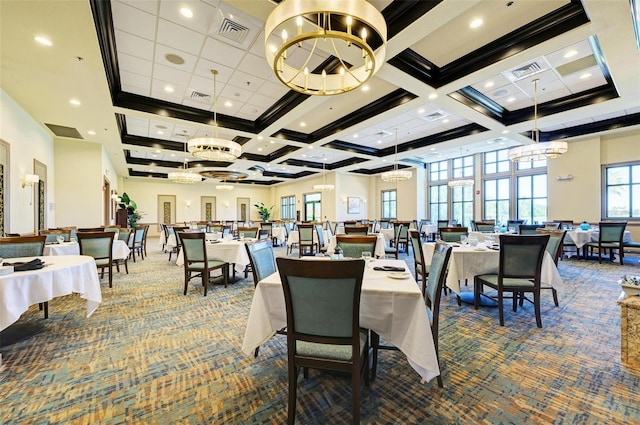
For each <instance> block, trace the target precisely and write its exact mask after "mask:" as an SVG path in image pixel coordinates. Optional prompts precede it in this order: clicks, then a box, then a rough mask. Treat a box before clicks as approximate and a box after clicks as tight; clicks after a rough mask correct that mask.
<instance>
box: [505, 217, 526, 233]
mask: <svg viewBox="0 0 640 425" xmlns="http://www.w3.org/2000/svg"><path fill="white" fill-rule="evenodd" d="M525 221H527V220H507V229H508V228H509V227H513V228H514V229H515V230H516V233H520V225H522V224H524V222H525Z"/></svg>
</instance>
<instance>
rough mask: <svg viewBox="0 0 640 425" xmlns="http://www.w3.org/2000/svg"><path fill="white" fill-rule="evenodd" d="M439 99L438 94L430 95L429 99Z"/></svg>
mask: <svg viewBox="0 0 640 425" xmlns="http://www.w3.org/2000/svg"><path fill="white" fill-rule="evenodd" d="M437 97H438V94H437V93H431V94H430V95H429V99H436V98H437Z"/></svg>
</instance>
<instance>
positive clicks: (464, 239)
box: [460, 235, 467, 245]
mask: <svg viewBox="0 0 640 425" xmlns="http://www.w3.org/2000/svg"><path fill="white" fill-rule="evenodd" d="M460 244H461V245H466V244H467V235H460Z"/></svg>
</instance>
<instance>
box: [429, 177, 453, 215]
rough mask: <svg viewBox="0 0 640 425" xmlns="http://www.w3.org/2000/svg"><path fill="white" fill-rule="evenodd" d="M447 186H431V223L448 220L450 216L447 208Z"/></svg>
mask: <svg viewBox="0 0 640 425" xmlns="http://www.w3.org/2000/svg"><path fill="white" fill-rule="evenodd" d="M448 188H449V187H448V186H447V185H446V184H440V185H437V186H429V217H430V218H431V222H432V223H435V222H436V221H437V220H448V219H449V216H448V215H447V213H448V211H447V210H448V208H447V189H448Z"/></svg>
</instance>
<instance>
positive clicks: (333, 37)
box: [265, 0, 387, 96]
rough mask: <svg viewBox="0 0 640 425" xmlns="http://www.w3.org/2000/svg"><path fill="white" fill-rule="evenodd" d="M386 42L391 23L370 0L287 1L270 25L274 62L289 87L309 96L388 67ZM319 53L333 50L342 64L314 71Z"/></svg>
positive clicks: (352, 84) (268, 47)
mask: <svg viewBox="0 0 640 425" xmlns="http://www.w3.org/2000/svg"><path fill="white" fill-rule="evenodd" d="M371 45H374V46H379V47H377V49H376V51H375V52H374V50H373V48H372V47H371ZM386 45H387V24H386V21H385V19H384V17H383V16H382V14H381V13H380V12H379V11H378V10H377V9H376V8H375V7H374V6H372V5H371V4H370V3H369V2H367V1H366V0H349V1H335V0H305V1H293V0H284V1H282V2H281V3H280V4H279V5H278V6H277V7H276V8H275V9H274V10H273V11H272V12H271V14H270V15H269V17H268V18H267V21H266V23H265V57H266V58H267V62H268V63H269V66H271V69H272V70H273V72H274V73H275V74H276V76H277V77H278V79H279V80H280V81H281V82H282V83H283V84H285V85H286V86H287V87H289V88H290V89H292V90H295V91H297V92H300V93H304V94H308V95H320V96H328V95H335V94H340V93H346V92H348V91H351V90H354V89H356V88H358V87H359V86H360V85H362V84H364V83H365V82H366V81H367V80H369V79H370V78H371V77H372V76H373V75H374V74H375V73H376V72H377V71H378V70H379V69H380V68H381V67H382V64H383V63H384V58H385V54H386ZM356 49H357V50H356ZM319 52H320V53H322V54H323V55H324V52H330V54H331V55H333V56H334V57H335V58H336V59H337V61H338V65H339V66H337V67H332V69H330V70H326V69H321V70H320V69H316V70H310V69H309V66H310V63H309V62H310V60H311V59H312V58H313V57H314V56H315V55H317V54H318V53H319ZM352 62H353V63H354V64H353V65H352Z"/></svg>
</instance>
